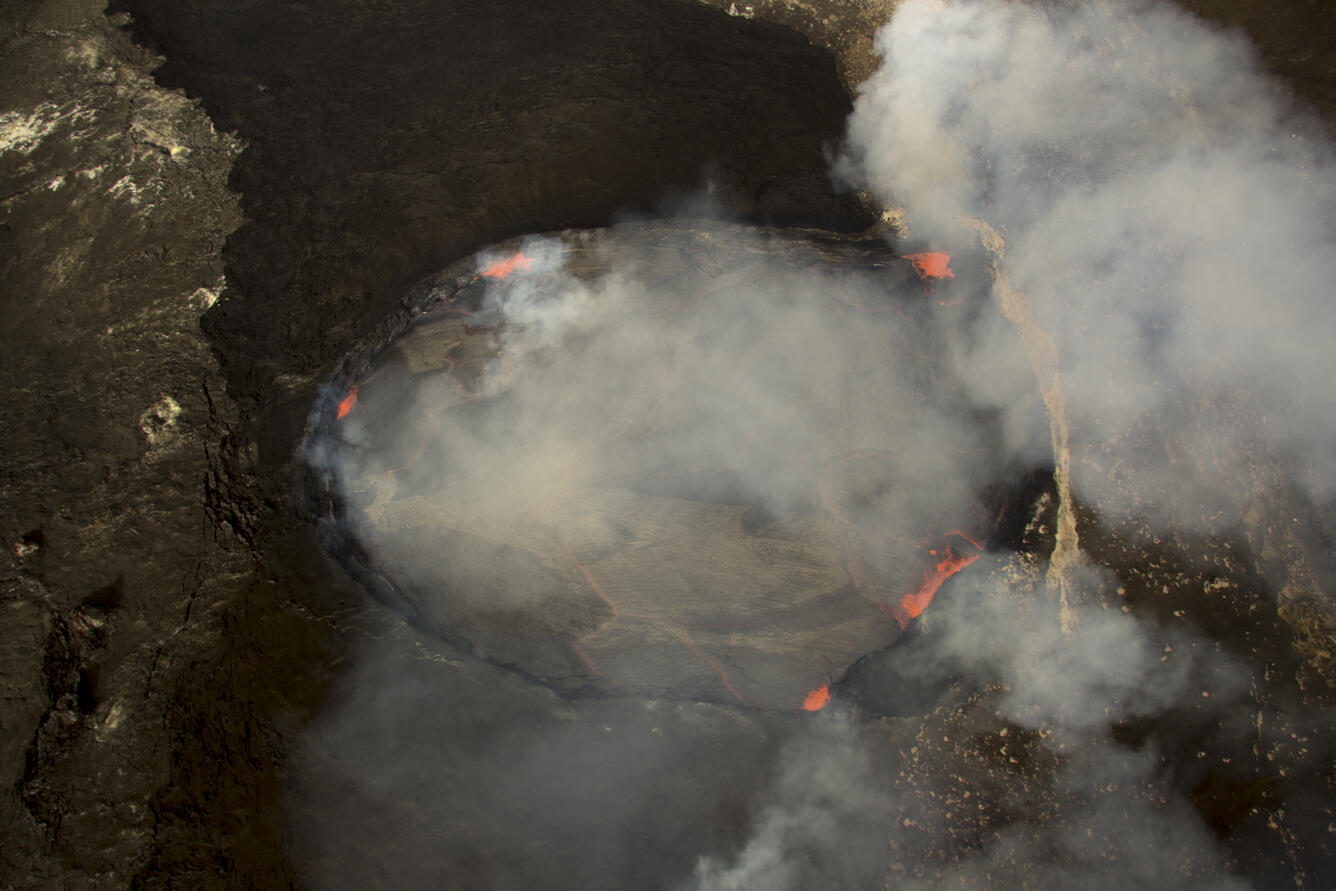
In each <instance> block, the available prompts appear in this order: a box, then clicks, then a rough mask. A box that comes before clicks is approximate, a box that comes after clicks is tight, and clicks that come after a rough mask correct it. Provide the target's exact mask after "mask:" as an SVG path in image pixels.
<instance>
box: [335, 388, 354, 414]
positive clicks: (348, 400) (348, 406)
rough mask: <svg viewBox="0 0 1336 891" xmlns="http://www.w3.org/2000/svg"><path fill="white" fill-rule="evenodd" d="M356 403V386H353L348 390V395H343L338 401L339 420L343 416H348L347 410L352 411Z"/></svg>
mask: <svg viewBox="0 0 1336 891" xmlns="http://www.w3.org/2000/svg"><path fill="white" fill-rule="evenodd" d="M356 404H357V388H356V387H353V388H352V389H351V390H349V391H348V395H347V396H344V397H343V401H342V402H340V403H339V414H338V418H339V420H340V421H341V420H343V419H344V418H346V417H347V416H348V412H350V411H352V410H353V406H354V405H356Z"/></svg>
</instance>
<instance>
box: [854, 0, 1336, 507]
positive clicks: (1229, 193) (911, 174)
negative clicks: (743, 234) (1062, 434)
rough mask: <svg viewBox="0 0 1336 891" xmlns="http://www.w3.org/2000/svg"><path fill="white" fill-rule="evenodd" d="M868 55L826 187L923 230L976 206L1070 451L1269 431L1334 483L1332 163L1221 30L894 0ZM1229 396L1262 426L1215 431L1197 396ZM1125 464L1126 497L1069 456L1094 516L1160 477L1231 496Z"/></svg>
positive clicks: (1205, 447)
mask: <svg viewBox="0 0 1336 891" xmlns="http://www.w3.org/2000/svg"><path fill="white" fill-rule="evenodd" d="M877 45H878V48H879V49H880V50H881V52H882V53H883V54H884V56H885V61H884V64H883V66H882V68H881V70H880V71H879V72H878V73H877V74H876V75H875V76H874V77H873V78H872V79H871V80H870V81H868V83H866V84H864V86H863V93H862V95H861V97H860V98H859V100H858V102H857V104H856V110H855V113H854V116H853V118H852V120H851V122H850V127H849V145H848V153H847V155H846V156H845V158H844V160H843V162H842V164H841V171H842V173H843V175H844V176H846V177H849V178H851V179H853V180H855V181H857V182H859V183H860V184H863V183H866V184H867V185H868V186H870V187H871V188H872V189H873V190H874V191H875V192H876V193H877V194H878V195H880V196H881V197H882V198H883V199H885V200H888V201H891V202H895V203H902V204H904V205H906V206H907V207H908V208H909V210H910V215H911V218H912V219H913V221H914V225H915V226H916V227H918V228H920V229H921V230H922V231H926V232H951V231H959V224H960V221H961V219H962V218H964V217H972V216H981V217H983V218H985V219H986V220H987V221H988V222H989V223H991V224H992V225H993V226H994V227H997V228H999V229H1001V230H1003V231H1004V232H1005V233H1006V236H1007V241H1008V245H1007V254H1006V267H1007V274H1008V275H1009V276H1010V278H1011V282H1012V284H1013V285H1014V286H1016V287H1017V288H1019V289H1020V290H1022V291H1024V292H1026V293H1028V294H1029V295H1030V296H1031V298H1032V299H1033V301H1034V306H1035V313H1036V318H1037V321H1038V322H1039V324H1040V325H1041V326H1042V327H1043V328H1044V329H1045V330H1047V331H1048V332H1049V333H1050V334H1051V335H1052V336H1053V337H1054V339H1055V340H1056V341H1057V342H1058V345H1059V351H1060V361H1061V367H1062V373H1063V376H1064V379H1065V381H1064V382H1065V385H1066V387H1067V390H1068V400H1067V402H1068V409H1069V411H1070V413H1071V421H1072V424H1073V432H1074V436H1075V437H1076V438H1077V439H1078V440H1081V441H1083V442H1085V443H1087V444H1095V443H1105V442H1109V441H1111V440H1116V439H1118V438H1127V437H1129V434H1130V433H1131V432H1132V431H1134V430H1135V429H1136V428H1137V427H1138V425H1139V424H1146V425H1149V426H1151V427H1152V428H1154V429H1153V431H1152V437H1153V438H1154V439H1155V440H1157V441H1158V443H1172V444H1173V445H1174V446H1176V447H1177V448H1178V449H1179V450H1180V451H1187V450H1191V451H1193V452H1194V453H1195V454H1198V455H1206V456H1214V455H1220V454H1225V453H1228V451H1229V450H1230V449H1234V450H1236V451H1237V450H1239V449H1242V448H1243V447H1245V446H1246V445H1248V443H1247V442H1246V441H1245V442H1240V441H1239V440H1238V438H1239V437H1240V436H1243V437H1245V438H1246V437H1248V436H1250V435H1256V434H1260V433H1261V432H1262V429H1263V425H1264V429H1265V432H1266V435H1267V436H1268V437H1269V438H1270V441H1271V442H1272V444H1273V446H1274V447H1275V448H1277V449H1278V450H1280V451H1281V452H1283V453H1285V454H1286V455H1287V456H1288V457H1292V458H1293V459H1294V466H1295V468H1296V470H1297V472H1298V474H1299V475H1300V477H1301V479H1302V480H1303V481H1304V482H1305V483H1307V484H1308V485H1309V486H1310V487H1312V489H1313V492H1314V494H1315V495H1316V496H1317V497H1318V498H1323V499H1325V498H1328V497H1330V496H1331V495H1332V493H1333V491H1336V490H1333V485H1336V477H1333V470H1336V460H1333V459H1334V458H1336V452H1334V451H1333V442H1336V440H1334V439H1333V437H1332V436H1331V433H1330V427H1329V424H1328V423H1327V421H1326V419H1327V418H1329V417H1331V416H1332V415H1333V410H1334V409H1336V401H1334V399H1336V397H1334V394H1333V390H1332V388H1331V387H1329V386H1327V385H1326V383H1325V381H1326V380H1327V379H1329V377H1330V372H1331V370H1332V360H1331V359H1330V356H1329V348H1328V347H1329V344H1330V343H1331V342H1332V336H1333V333H1334V332H1333V322H1332V319H1333V316H1332V314H1331V312H1330V311H1329V306H1328V304H1329V302H1330V284H1329V283H1330V282H1331V281H1333V273H1336V251H1333V250H1332V247H1333V231H1334V230H1333V222H1334V221H1336V216H1333V212H1332V210H1333V198H1334V197H1336V178H1334V177H1333V175H1332V173H1333V169H1336V168H1333V165H1332V161H1331V154H1330V151H1329V147H1328V146H1327V145H1326V143H1324V142H1323V141H1322V140H1321V139H1320V138H1315V137H1314V135H1313V134H1312V132H1311V129H1310V128H1309V127H1308V126H1307V124H1305V122H1303V121H1302V120H1300V119H1298V118H1297V117H1296V116H1295V115H1293V114H1292V113H1290V112H1289V111H1288V110H1287V106H1286V105H1285V104H1284V102H1283V99H1282V98H1281V97H1280V96H1279V94H1278V90H1277V88H1276V87H1275V85H1273V84H1272V83H1271V82H1270V81H1268V80H1267V79H1266V78H1264V77H1263V76H1261V75H1260V74H1259V73H1258V70H1257V67H1256V65H1255V64H1254V61H1253V58H1252V55H1251V52H1250V50H1249V47H1248V45H1247V44H1246V43H1245V42H1244V40H1243V39H1242V38H1241V37H1240V36H1239V35H1234V34H1230V35H1226V34H1220V33H1215V32H1211V31H1208V30H1207V29H1206V28H1205V27H1204V26H1202V25H1201V24H1199V23H1197V22H1196V21H1195V20H1192V19H1190V18H1188V17H1187V16H1186V15H1184V14H1183V13H1180V12H1178V11H1176V10H1175V9H1173V8H1172V7H1169V6H1168V5H1165V4H1143V3H1134V4H1123V3H1117V2H1100V3H1059V4H1053V5H1047V4H1046V5H1043V6H1041V5H1037V4H1019V3H1002V2H959V3H949V4H948V3H935V2H926V0H910V2H907V3H904V4H903V5H902V6H901V7H900V8H899V9H898V10H897V12H896V15H895V19H894V21H893V22H892V23H891V24H890V25H889V26H888V27H886V28H885V29H883V30H882V31H881V32H880V34H879V35H878V42H877ZM966 377H967V379H977V377H978V375H966ZM1237 393H1246V394H1248V397H1249V399H1251V400H1252V401H1251V402H1249V403H1247V407H1246V409H1244V410H1245V411H1247V412H1253V413H1256V415H1257V418H1256V420H1257V421H1258V423H1256V424H1245V425H1242V427H1243V431H1242V432H1240V429H1239V425H1229V424H1219V423H1211V420H1213V419H1208V418H1209V415H1210V413H1211V410H1210V409H1209V408H1206V407H1205V406H1207V405H1212V404H1217V403H1218V401H1220V400H1222V399H1223V398H1224V397H1225V396H1226V394H1237ZM1129 445H1130V444H1129ZM1118 447H1119V444H1117V443H1114V444H1113V449H1114V450H1115V451H1116V450H1117V449H1118ZM1117 457H1118V456H1117V455H1116V454H1115V455H1113V456H1112V457H1110V458H1109V459H1108V461H1107V462H1106V467H1105V469H1107V464H1111V463H1112V462H1113V461H1115V460H1117ZM1208 460H1209V458H1208ZM1120 470H1121V471H1122V472H1123V473H1124V474H1125V475H1124V477H1123V480H1125V483H1126V484H1125V485H1112V484H1111V483H1110V480H1109V479H1108V477H1107V475H1105V474H1103V473H1100V472H1098V471H1094V470H1092V469H1090V468H1085V469H1082V468H1081V467H1078V468H1077V470H1076V483H1077V485H1078V489H1079V491H1081V493H1082V494H1083V495H1084V496H1085V498H1086V499H1087V500H1088V501H1089V502H1091V503H1096V502H1104V503H1106V505H1107V506H1108V507H1109V508H1111V509H1112V508H1114V507H1116V506H1121V507H1130V505H1127V504H1126V503H1125V502H1126V500H1127V497H1128V493H1130V492H1141V493H1145V492H1149V491H1157V490H1158V491H1163V490H1164V489H1165V487H1168V489H1169V491H1173V492H1176V493H1179V494H1180V495H1182V496H1183V497H1187V498H1191V499H1192V500H1194V501H1195V502H1197V503H1198V504H1199V505H1201V506H1205V507H1207V508H1208V511H1207V512H1209V510H1216V511H1220V512H1221V522H1222V523H1224V522H1231V521H1233V520H1236V519H1237V516H1236V511H1237V503H1236V502H1237V500H1238V495H1237V493H1232V494H1231V493H1228V492H1225V491H1224V489H1225V488H1226V486H1227V484H1226V483H1225V482H1224V481H1223V480H1218V479H1213V480H1210V481H1205V482H1204V483H1203V482H1202V481H1200V480H1194V479H1192V475H1193V472H1194V468H1193V467H1192V466H1191V465H1190V463H1188V462H1182V463H1177V464H1175V463H1173V462H1171V461H1169V460H1166V459H1165V456H1164V455H1163V454H1162V453H1161V455H1159V456H1154V455H1151V456H1150V460H1147V456H1144V455H1143V456H1138V460H1136V461H1128V462H1127V463H1126V465H1125V466H1124V467H1123V468H1120ZM1164 500H1165V501H1167V500H1169V499H1164ZM1136 507H1137V509H1139V510H1142V511H1152V512H1153V511H1156V510H1157V509H1161V508H1163V509H1166V510H1167V505H1164V504H1151V503H1142V504H1138V505H1137V506H1136ZM1225 514H1229V515H1228V516H1225ZM1163 518H1164V517H1163V516H1161V517H1160V519H1163Z"/></svg>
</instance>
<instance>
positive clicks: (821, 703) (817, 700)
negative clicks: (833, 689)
mask: <svg viewBox="0 0 1336 891" xmlns="http://www.w3.org/2000/svg"><path fill="white" fill-rule="evenodd" d="M828 705H830V684H822V685H821V686H820V687H817V688H816V689H815V690H813V691H812V692H811V693H808V694H807V698H806V699H804V700H803V709H804V710H805V711H809V712H819V711H821V710H822V709H823V708H825V707H826V706H828Z"/></svg>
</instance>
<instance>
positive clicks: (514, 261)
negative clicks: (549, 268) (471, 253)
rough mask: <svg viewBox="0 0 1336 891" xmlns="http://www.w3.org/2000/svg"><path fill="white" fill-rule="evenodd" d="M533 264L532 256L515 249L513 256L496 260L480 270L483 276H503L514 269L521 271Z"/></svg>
mask: <svg viewBox="0 0 1336 891" xmlns="http://www.w3.org/2000/svg"><path fill="white" fill-rule="evenodd" d="M532 265H533V258H532V257H526V256H524V252H523V251H516V252H515V255H514V256H513V257H510V258H508V259H505V260H497V261H496V262H495V263H493V264H492V265H491V266H488V267H487V268H486V269H484V270H483V271H482V274H483V277H484V278H505V277H506V276H508V275H510V274H511V273H513V272H516V271H523V270H525V269H528V268H529V267H530V266H532Z"/></svg>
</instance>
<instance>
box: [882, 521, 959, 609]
mask: <svg viewBox="0 0 1336 891" xmlns="http://www.w3.org/2000/svg"><path fill="white" fill-rule="evenodd" d="M957 534H958V533H957ZM962 537H963V536H962ZM966 540H967V541H968V539H966ZM970 544H972V545H974V546H975V547H976V548H978V549H979V551H980V553H982V551H983V548H982V547H980V546H979V545H978V544H976V543H975V542H972V541H971V542H970ZM942 550H943V553H942V556H941V559H939V560H938V561H937V563H936V565H935V566H931V567H929V568H928V569H926V570H924V571H923V583H922V584H921V585H919V586H918V588H917V589H915V590H913V591H910V592H909V593H908V594H906V595H905V596H903V597H901V598H900V602H899V603H897V604H892V605H891V607H890V608H889V609H888V610H887V611H888V612H889V613H890V614H891V615H892V616H894V617H895V620H896V621H897V622H899V623H900V627H901V628H904V627H906V626H907V625H909V622H910V620H911V619H917V618H918V617H919V616H921V615H923V611H924V610H925V609H927V608H928V604H929V603H932V598H933V595H934V594H936V593H937V591H938V589H939V588H941V587H942V583H943V582H945V581H946V580H947V579H949V578H950V577H951V576H953V575H955V574H956V573H958V572H960V570H962V569H964V568H965V567H966V566H969V565H970V564H971V563H973V562H974V561H975V560H978V559H979V555H978V554H966V555H965V556H963V557H961V556H957V555H956V553H955V551H953V550H952V549H951V546H950V545H947V546H946V547H945V548H943V549H942ZM932 553H934V554H936V553H937V552H936V551H933V552H932Z"/></svg>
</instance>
